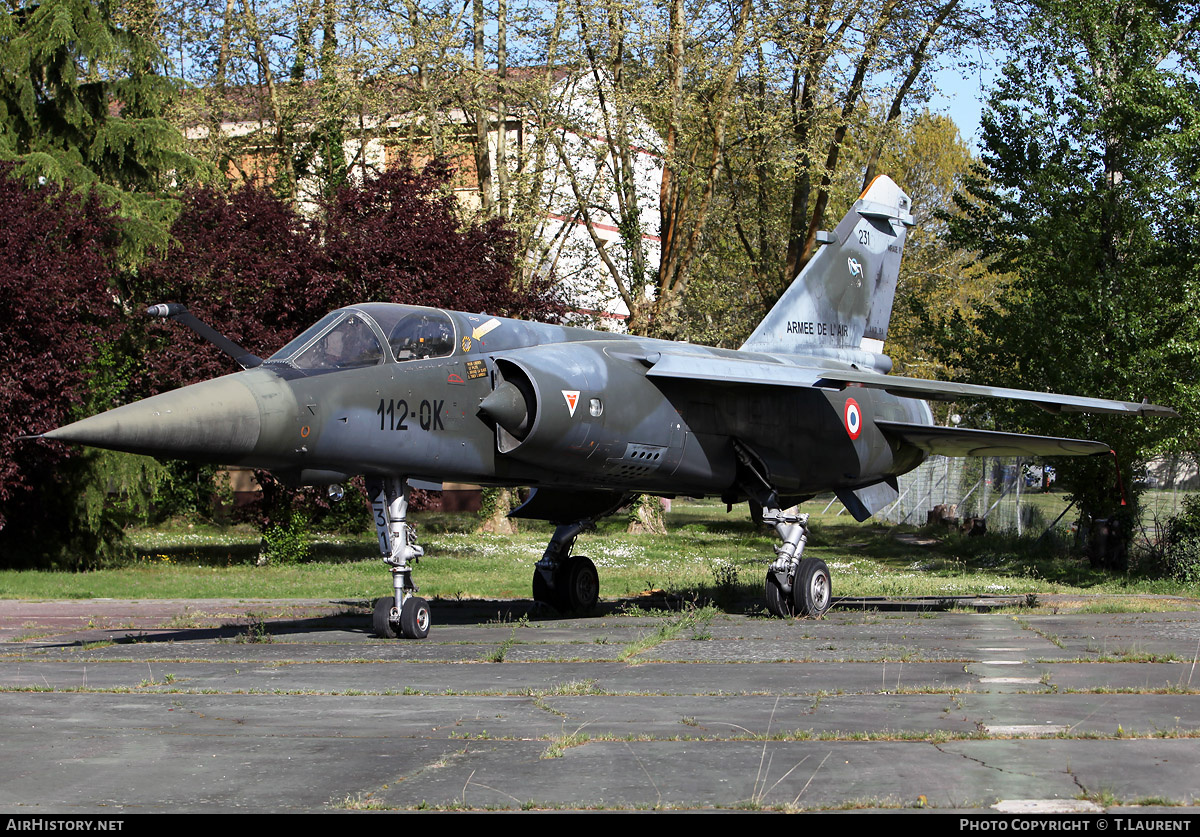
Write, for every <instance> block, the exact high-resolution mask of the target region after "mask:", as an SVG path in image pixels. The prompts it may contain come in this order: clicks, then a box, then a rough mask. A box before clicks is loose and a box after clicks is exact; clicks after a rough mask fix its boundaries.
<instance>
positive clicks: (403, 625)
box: [400, 596, 430, 639]
mask: <svg viewBox="0 0 1200 837" xmlns="http://www.w3.org/2000/svg"><path fill="white" fill-rule="evenodd" d="M429 622H430V618H429V602H427V601H425V600H424V599H422V598H421V597H420V596H409V597H408V598H407V599H405V601H404V605H403V606H402V607H401V608H400V633H401V635H403V637H404V638H405V639H424V638H425V637H427V636H429Z"/></svg>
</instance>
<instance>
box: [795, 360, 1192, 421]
mask: <svg viewBox="0 0 1200 837" xmlns="http://www.w3.org/2000/svg"><path fill="white" fill-rule="evenodd" d="M850 384H856V385H858V386H863V387H869V388H871V389H882V390H885V391H886V392H890V393H891V394H892V395H899V396H901V397H903V398H923V399H926V400H929V401H954V400H956V399H958V398H1007V399H1009V400H1012V401H1028V402H1030V403H1031V404H1036V405H1037V406H1039V407H1041V408H1042V409H1044V410H1048V411H1050V412H1052V413H1059V412H1064V413H1126V414H1133V415H1139V416H1173V415H1175V411H1174V410H1172V409H1171V408H1170V407H1162V406H1159V405H1158V404H1148V403H1146V402H1145V401H1143V402H1142V403H1140V404H1139V403H1136V402H1133V401H1110V400H1108V399H1106V398H1087V397H1084V396H1080V395H1060V394H1058V393H1054V392H1032V391H1030V390H1025V389H1008V388H1007V387H989V386H980V385H978V384H954V383H948V382H946V381H927V380H925V379H923V378H903V377H901V376H899V375H879V374H877V373H874V372H862V371H858V370H836V371H835V370H827V371H825V372H823V373H822V374H821V380H820V381H818V382H817V384H816V385H817V386H819V387H822V388H825V389H843V388H845V387H846V386H847V385H850Z"/></svg>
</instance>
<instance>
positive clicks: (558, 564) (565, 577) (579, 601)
mask: <svg viewBox="0 0 1200 837" xmlns="http://www.w3.org/2000/svg"><path fill="white" fill-rule="evenodd" d="M594 528H595V523H593V522H592V521H591V520H578V521H576V522H574V523H562V524H559V525H558V526H557V527H555V529H554V537H552V538H551V539H550V545H549V546H547V547H546V551H545V553H543V554H542V559H541V560H540V561H538V562H537V564H535V565H534V568H533V600H534V601H535V602H543V603H545V604H548V605H550V606H551V607H553V608H554V609H555V610H557V611H560V612H575V613H586V612H587V611H589V610H591V609H592V608H594V607H595V606H596V603H597V602H599V601H600V574H599V573H597V572H596V565H595V564H594V563H592V559H591V558H588V557H587V556H584V555H571V547H573V546H574V545H575V539H576V538H578V537H579V535H580V533H582V532H584V531H586V530H588V529H594Z"/></svg>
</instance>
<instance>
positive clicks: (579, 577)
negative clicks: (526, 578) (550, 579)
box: [557, 555, 600, 613]
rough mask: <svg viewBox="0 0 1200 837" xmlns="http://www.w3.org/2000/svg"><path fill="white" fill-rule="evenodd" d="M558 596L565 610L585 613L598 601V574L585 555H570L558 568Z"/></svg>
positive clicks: (590, 560)
mask: <svg viewBox="0 0 1200 837" xmlns="http://www.w3.org/2000/svg"><path fill="white" fill-rule="evenodd" d="M557 587H558V592H559V596H560V597H561V598H562V603H563V604H564V605H565V606H566V609H567V610H569V611H573V612H576V613H586V612H587V611H589V610H591V609H592V608H594V607H595V606H596V603H597V602H599V601H600V573H598V572H596V565H595V564H594V563H592V559H591V558H588V557H587V556H586V555H572V556H571V557H570V558H568V559H567V561H566V563H565V564H564V565H563V566H561V567H560V568H559V583H558V585H557Z"/></svg>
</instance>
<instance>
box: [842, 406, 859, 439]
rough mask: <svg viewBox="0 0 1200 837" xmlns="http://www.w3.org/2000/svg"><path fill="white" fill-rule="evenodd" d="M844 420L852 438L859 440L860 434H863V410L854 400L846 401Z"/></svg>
mask: <svg viewBox="0 0 1200 837" xmlns="http://www.w3.org/2000/svg"><path fill="white" fill-rule="evenodd" d="M843 419H844V421H845V423H846V432H847V433H848V434H850V438H851V439H857V438H858V434H860V433H862V410H861V409H860V408H859V406H858V402H857V401H855V400H854V399H853V398H847V399H846V411H845V413H843Z"/></svg>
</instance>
